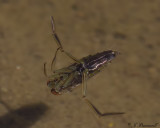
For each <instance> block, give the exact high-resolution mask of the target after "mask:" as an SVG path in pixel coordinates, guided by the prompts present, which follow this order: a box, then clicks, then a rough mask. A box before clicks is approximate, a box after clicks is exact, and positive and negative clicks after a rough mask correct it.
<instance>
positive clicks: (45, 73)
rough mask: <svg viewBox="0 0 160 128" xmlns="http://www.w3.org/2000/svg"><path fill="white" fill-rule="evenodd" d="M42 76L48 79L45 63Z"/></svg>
mask: <svg viewBox="0 0 160 128" xmlns="http://www.w3.org/2000/svg"><path fill="white" fill-rule="evenodd" d="M44 75H45V76H46V77H47V78H48V75H47V71H46V63H44Z"/></svg>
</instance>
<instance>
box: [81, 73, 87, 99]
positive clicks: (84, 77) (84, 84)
mask: <svg viewBox="0 0 160 128" xmlns="http://www.w3.org/2000/svg"><path fill="white" fill-rule="evenodd" d="M86 77H87V70H84V71H83V75H82V97H83V98H84V97H86V91H87V79H86Z"/></svg>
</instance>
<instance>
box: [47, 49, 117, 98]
mask: <svg viewBox="0 0 160 128" xmlns="http://www.w3.org/2000/svg"><path fill="white" fill-rule="evenodd" d="M117 54H118V52H115V51H112V50H109V51H104V52H102V53H97V54H95V55H92V56H91V55H90V56H87V57H84V58H82V59H81V60H80V62H81V63H76V62H75V63H74V64H72V65H70V66H68V67H66V68H63V69H60V72H58V73H55V75H52V76H51V77H50V79H49V81H48V83H47V85H48V86H49V87H50V88H52V90H51V92H52V93H53V94H55V95H60V94H62V93H64V92H68V91H72V89H73V88H75V87H76V86H77V85H79V84H80V83H82V76H83V72H84V71H85V70H87V72H86V73H87V76H88V78H91V77H92V76H94V75H95V74H97V73H98V72H100V70H101V69H102V68H103V66H104V65H106V64H107V63H108V62H110V61H111V60H112V59H114V58H115V57H116V55H117ZM61 71H62V72H61Z"/></svg>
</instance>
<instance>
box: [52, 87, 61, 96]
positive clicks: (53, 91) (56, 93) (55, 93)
mask: <svg viewBox="0 0 160 128" xmlns="http://www.w3.org/2000/svg"><path fill="white" fill-rule="evenodd" d="M51 93H52V94H54V95H60V93H59V92H56V90H55V89H53V88H52V89H51Z"/></svg>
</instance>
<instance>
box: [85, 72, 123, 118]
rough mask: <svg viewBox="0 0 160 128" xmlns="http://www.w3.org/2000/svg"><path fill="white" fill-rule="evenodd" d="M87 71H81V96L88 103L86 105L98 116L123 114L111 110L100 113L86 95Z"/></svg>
mask: <svg viewBox="0 0 160 128" xmlns="http://www.w3.org/2000/svg"><path fill="white" fill-rule="evenodd" d="M86 77H87V71H86V70H85V71H84V72H83V76H82V98H83V99H84V100H85V102H86V103H87V104H88V106H89V107H90V108H91V109H92V110H93V111H94V113H95V114H96V115H97V116H98V117H104V116H109V115H119V114H124V113H123V112H111V113H101V112H100V111H99V110H98V109H97V108H96V107H95V106H94V105H93V104H92V103H91V102H90V101H89V100H88V99H87V98H85V97H86V91H87V78H86Z"/></svg>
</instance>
